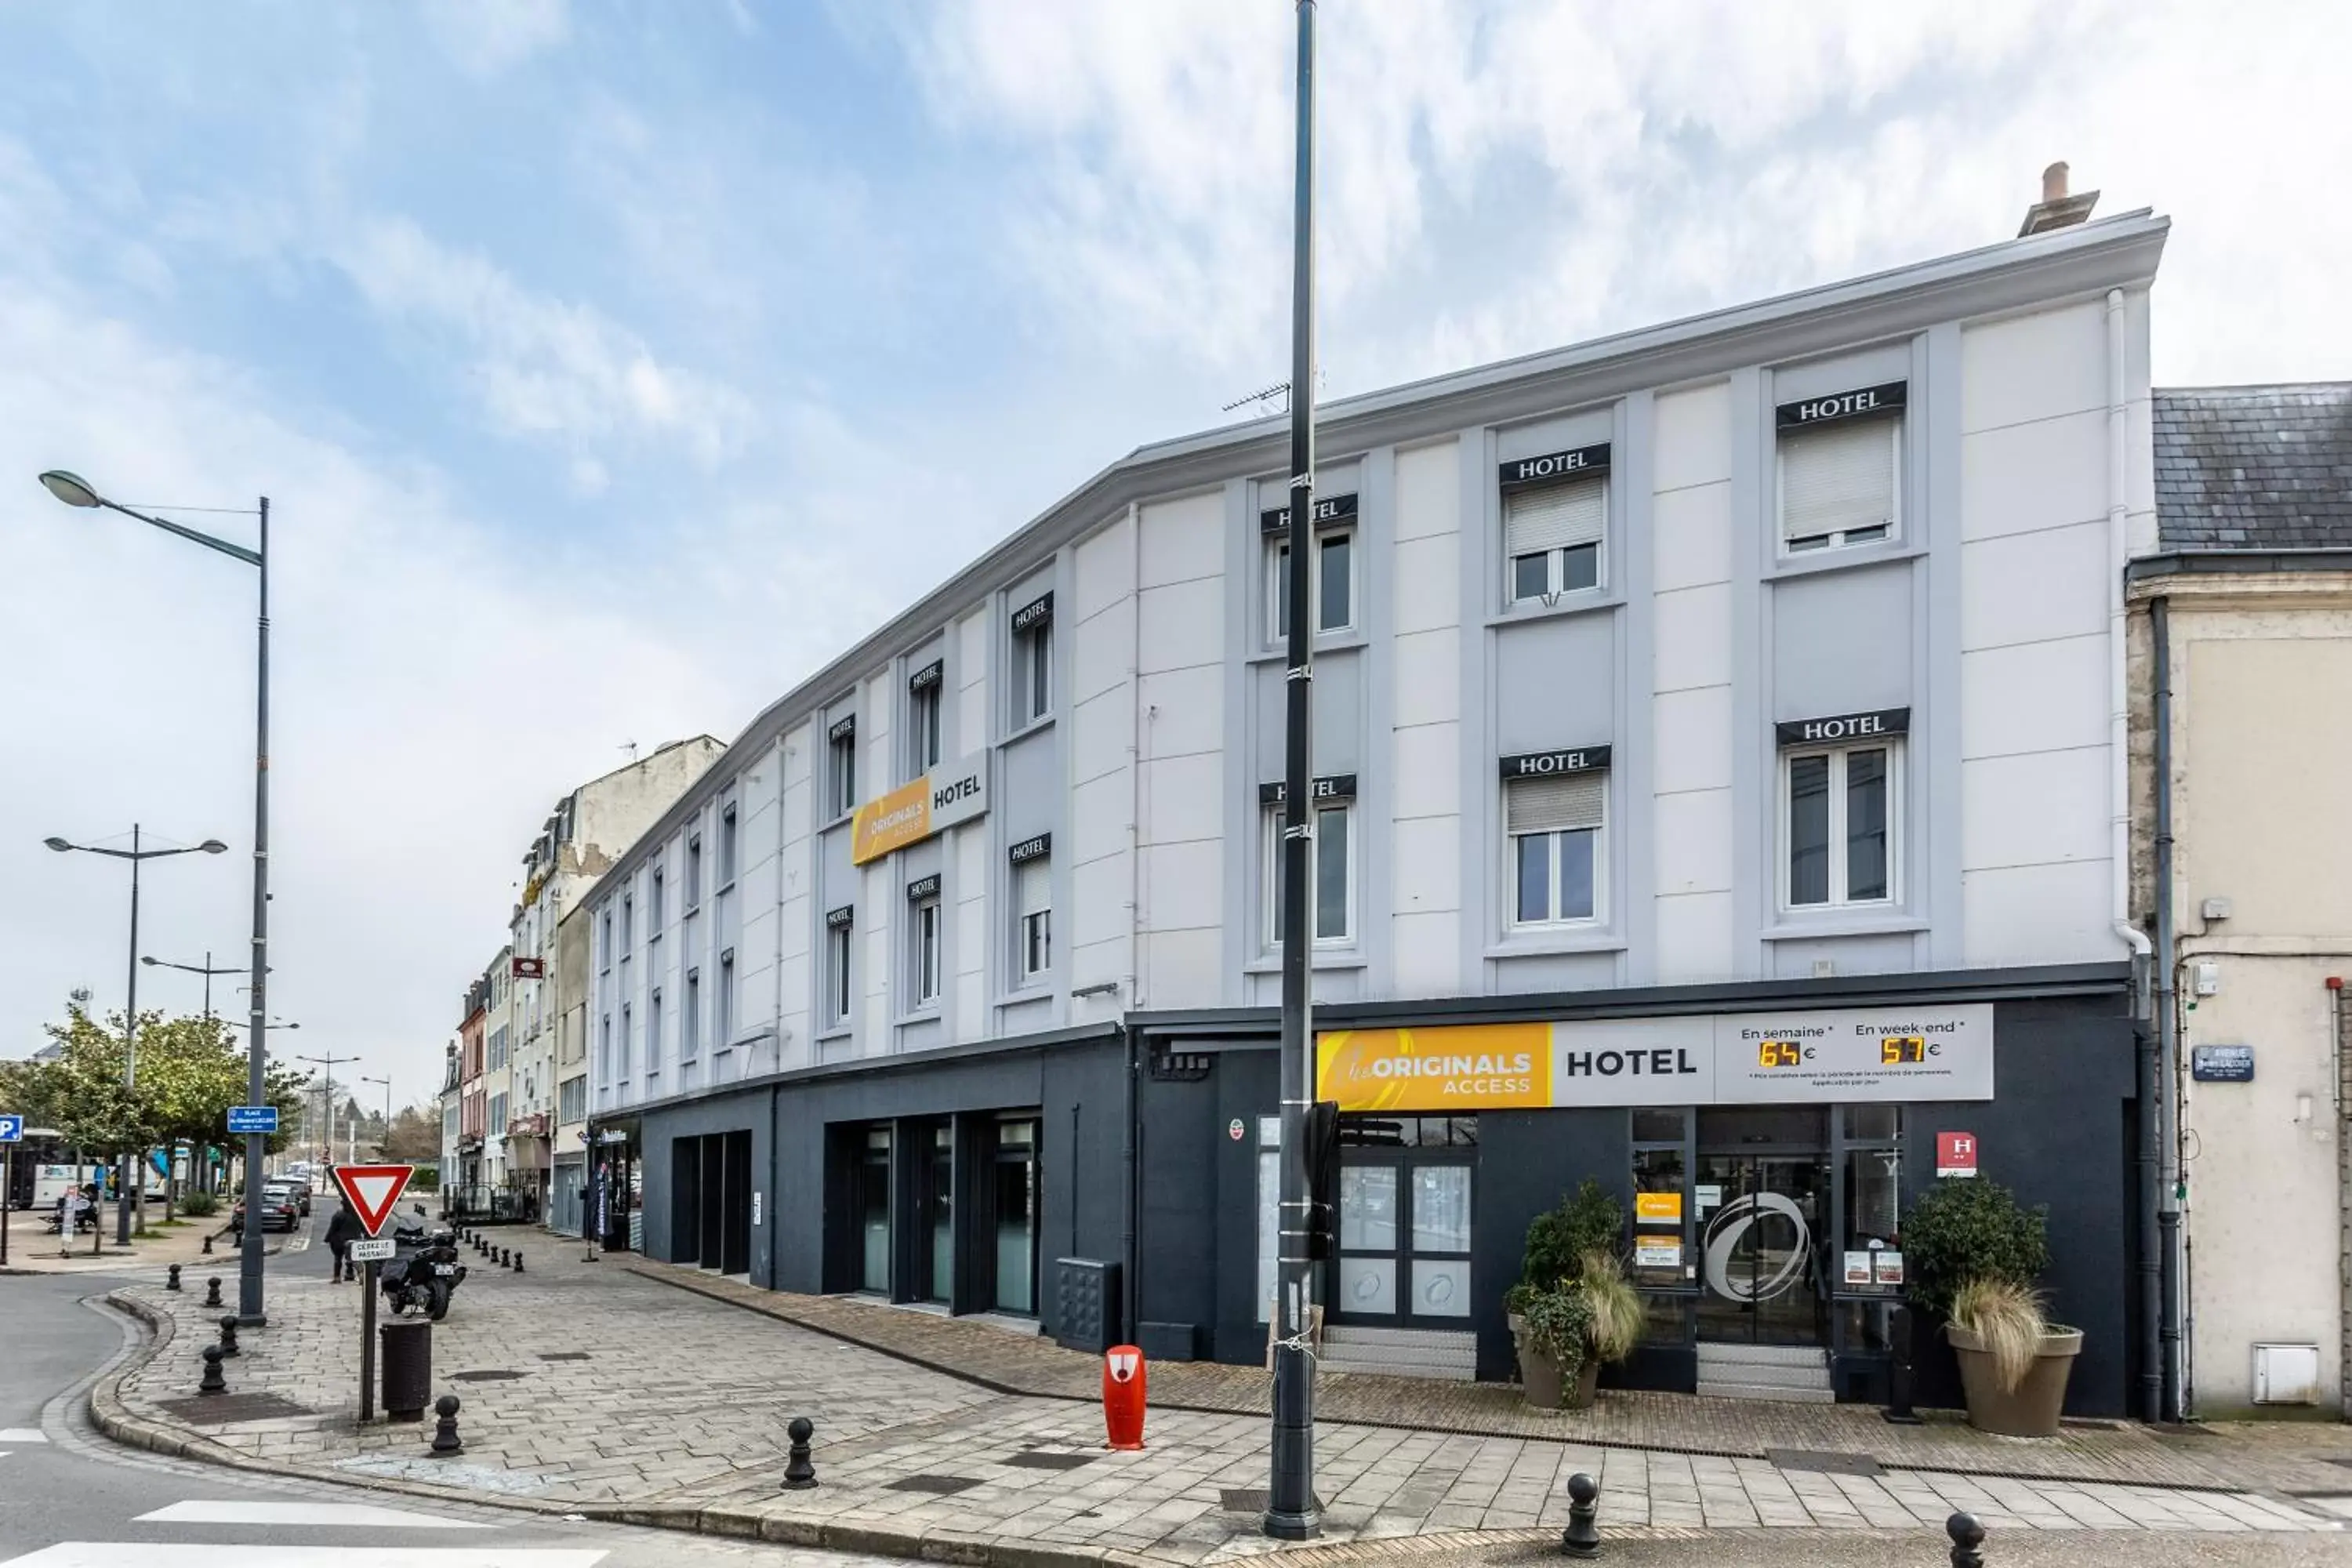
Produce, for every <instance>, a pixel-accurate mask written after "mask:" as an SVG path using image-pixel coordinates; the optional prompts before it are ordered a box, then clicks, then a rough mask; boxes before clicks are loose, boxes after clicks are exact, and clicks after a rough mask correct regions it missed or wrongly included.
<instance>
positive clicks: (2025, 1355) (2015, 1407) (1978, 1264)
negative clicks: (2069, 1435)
mask: <svg viewBox="0 0 2352 1568" xmlns="http://www.w3.org/2000/svg"><path fill="white" fill-rule="evenodd" d="M2048 1216H2049V1211H2048V1210H2047V1209H2046V1208H2042V1207H2035V1208H2027V1207H2025V1206H2024V1205H2021V1204H2020V1203H2019V1202H2018V1201H2017V1198H2016V1195H2015V1194H2012V1193H2011V1192H2010V1190H2009V1189H2008V1188H2007V1187H2004V1186H2002V1185H2000V1184H1999V1183H1997V1182H1990V1181H1985V1180H1982V1179H1981V1178H1979V1179H1976V1180H1970V1181H1950V1182H1944V1183H1940V1184H1938V1185H1937V1187H1936V1188H1935V1190H1934V1191H1932V1192H1930V1193H1928V1194H1927V1196H1926V1197H1924V1198H1922V1199H1921V1200H1920V1201H1919V1202H1918V1203H1917V1204H1916V1205H1914V1206H1913V1208H1912V1210H1911V1212H1910V1213H1909V1214H1908V1215H1905V1216H1904V1222H1903V1252H1904V1259H1905V1262H1906V1265H1907V1268H1908V1271H1909V1274H1910V1277H1911V1285H1910V1297H1911V1300H1912V1301H1913V1302H1914V1304H1916V1305H1917V1306H1919V1307H1922V1308H1924V1309H1926V1310H1929V1311H1932V1312H1934V1313H1936V1314H1937V1315H1938V1316H1940V1317H1941V1318H1942V1319H1943V1320H1944V1338H1945V1340H1946V1341H1947V1342H1949V1343H1950V1345H1951V1347H1952V1352H1953V1353H1954V1354H1955V1355H1956V1356H1958V1359H1959V1363H1960V1386H1961V1388H1962V1390H1963V1391H1964V1392H1965V1394H1966V1395H1967V1398H1968V1405H1969V1426H1974V1427H1976V1428H1978V1429H1979V1430H1980V1431H1985V1432H1997V1433H2000V1434H2001V1435H2002V1436H2011V1437H2049V1436H2056V1434H2057V1431H2058V1417H2059V1415H2060V1412H2061V1411H2062V1410H2063V1408H2064V1406H2065V1404H2066V1379H2067V1377H2068V1375H2069V1374H2070V1373H2072V1372H2073V1371H2074V1357H2075V1356H2076V1355H2077V1354H2078V1353H2080V1352H2081V1351H2082V1348H2083V1331H2081V1330H2080V1329H2074V1328H2068V1327H2067V1326H2065V1325H2064V1324H2063V1323H2053V1322H2051V1321H2049V1318H2048V1316H2047V1315H2046V1313H2045V1311H2044V1298H2043V1296H2042V1292H2041V1291H2040V1290H2039V1289H2036V1288H2035V1281H2036V1280H2038V1279H2040V1278H2041V1276H2042V1270H2043V1269H2044V1268H2048V1267H2049V1264H2050V1243H2049V1240H2048V1238H2047V1237H2046V1235H2045V1234H2044V1232H2045V1227H2046V1225H2047V1222H2048Z"/></svg>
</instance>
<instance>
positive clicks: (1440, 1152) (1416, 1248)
mask: <svg viewBox="0 0 2352 1568" xmlns="http://www.w3.org/2000/svg"><path fill="white" fill-rule="evenodd" d="M1339 1144H1340V1148H1339V1259H1338V1265H1337V1268H1336V1270H1335V1272H1336V1279H1333V1280H1332V1284H1333V1285H1334V1286H1335V1287H1336V1289H1334V1290H1333V1292H1332V1297H1331V1300H1332V1308H1331V1310H1332V1315H1333V1319H1334V1321H1337V1322H1339V1323H1344V1324H1352V1325H1360V1326H1363V1327H1366V1328H1394V1329H1406V1328H1417V1329H1442V1330H1453V1331H1459V1330H1462V1329H1464V1328H1465V1327H1466V1326H1467V1319H1468V1318H1469V1316H1470V1236H1471V1217H1472V1203H1471V1199H1472V1189H1473V1185H1474V1180H1475V1171H1476V1166H1477V1159H1478V1124H1477V1120H1476V1118H1475V1117H1467V1116H1459V1117H1443V1116H1422V1117H1414V1116H1404V1117H1393V1116H1383V1117H1361V1118H1357V1117H1348V1118H1342V1119H1341V1121H1340V1123H1339Z"/></svg>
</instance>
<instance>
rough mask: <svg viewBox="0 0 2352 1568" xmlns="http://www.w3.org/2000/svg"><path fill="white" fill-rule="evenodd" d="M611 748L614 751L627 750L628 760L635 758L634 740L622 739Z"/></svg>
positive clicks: (634, 759) (635, 745)
mask: <svg viewBox="0 0 2352 1568" xmlns="http://www.w3.org/2000/svg"><path fill="white" fill-rule="evenodd" d="M613 749H614V751H616V752H628V753H629V761H631V762H633V763H634V762H635V761H636V760H637V743H636V742H635V741H624V742H621V743H620V744H619V745H617V746H615V747H614V748H613Z"/></svg>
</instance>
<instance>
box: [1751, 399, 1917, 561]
mask: <svg viewBox="0 0 2352 1568" xmlns="http://www.w3.org/2000/svg"><path fill="white" fill-rule="evenodd" d="M1902 429H1903V422H1902V421H1901V420H1899V419H1863V420H1857V421H1855V422H1854V423H1853V424H1850V425H1833V426H1829V427H1828V428H1826V429H1822V430H1806V431H1801V432H1792V433H1790V434H1789V435H1786V436H1783V437H1780V537H1781V538H1782V539H1784V540H1790V539H1814V538H1818V537H1820V536H1821V535H1822V534H1825V533H1850V532H1853V531H1855V530H1857V529H1864V528H1891V527H1893V526H1894V522H1895V441H1896V439H1897V438H1898V437H1899V435H1900V433H1901V431H1902Z"/></svg>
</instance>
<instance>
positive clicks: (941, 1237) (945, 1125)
mask: <svg viewBox="0 0 2352 1568" xmlns="http://www.w3.org/2000/svg"><path fill="white" fill-rule="evenodd" d="M927 1156H928V1157H927V1158H926V1160H925V1162H924V1166H923V1208H924V1219H925V1222H926V1227H927V1229H928V1230H929V1243H930V1246H929V1257H928V1258H925V1260H924V1261H925V1263H926V1265H927V1268H926V1278H925V1279H924V1280H923V1299H924V1300H927V1301H937V1302H940V1303H941V1304H942V1305H944V1304H946V1303H947V1302H948V1301H949V1300H951V1299H952V1298H953V1295H954V1290H955V1126H954V1123H952V1122H947V1121H940V1122H936V1123H934V1124H933V1125H932V1127H931V1146H930V1148H929V1150H928V1151H927Z"/></svg>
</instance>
